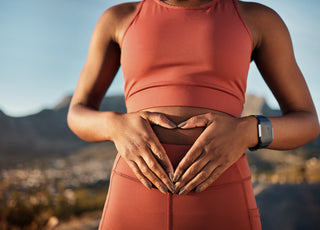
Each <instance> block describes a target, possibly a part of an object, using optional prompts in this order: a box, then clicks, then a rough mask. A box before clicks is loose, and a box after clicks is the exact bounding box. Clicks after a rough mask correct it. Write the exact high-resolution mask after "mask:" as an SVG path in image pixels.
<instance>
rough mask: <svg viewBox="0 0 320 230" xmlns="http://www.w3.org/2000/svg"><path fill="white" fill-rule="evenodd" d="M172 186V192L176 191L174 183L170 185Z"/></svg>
mask: <svg viewBox="0 0 320 230" xmlns="http://www.w3.org/2000/svg"><path fill="white" fill-rule="evenodd" d="M170 188H171V191H172V192H174V191H175V190H176V187H175V186H174V185H173V184H171V185H170Z"/></svg>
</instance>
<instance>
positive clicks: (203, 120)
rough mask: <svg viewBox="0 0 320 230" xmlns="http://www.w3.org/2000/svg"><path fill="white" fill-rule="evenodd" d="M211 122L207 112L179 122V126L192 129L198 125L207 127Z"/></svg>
mask: <svg viewBox="0 0 320 230" xmlns="http://www.w3.org/2000/svg"><path fill="white" fill-rule="evenodd" d="M209 123H210V120H209V118H208V116H207V114H201V115H197V116H194V117H191V118H189V119H188V120H186V121H184V122H182V123H180V124H178V128H181V129H192V128H198V127H206V126H208V125H209Z"/></svg>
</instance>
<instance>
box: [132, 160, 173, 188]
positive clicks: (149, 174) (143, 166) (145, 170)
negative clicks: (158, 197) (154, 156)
mask: <svg viewBox="0 0 320 230" xmlns="http://www.w3.org/2000/svg"><path fill="white" fill-rule="evenodd" d="M135 162H136V164H137V165H138V167H139V170H140V171H141V173H142V174H143V175H144V176H145V177H146V178H148V179H149V181H151V183H152V184H154V186H155V187H157V188H158V189H159V190H160V191H161V192H162V193H164V194H166V193H167V192H168V189H170V191H171V190H173V189H172V188H173V185H172V186H170V184H169V183H168V182H169V180H168V179H167V180H166V182H167V185H166V184H165V183H164V182H162V181H161V179H160V178H159V177H158V176H157V175H156V174H155V173H154V172H153V171H152V170H151V169H150V168H149V166H148V164H147V163H146V161H145V160H144V159H143V158H142V157H141V156H140V157H138V158H137V159H136V161H135Z"/></svg>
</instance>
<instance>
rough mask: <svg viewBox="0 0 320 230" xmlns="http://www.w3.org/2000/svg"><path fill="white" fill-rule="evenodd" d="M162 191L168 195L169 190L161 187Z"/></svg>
mask: <svg viewBox="0 0 320 230" xmlns="http://www.w3.org/2000/svg"><path fill="white" fill-rule="evenodd" d="M160 191H161V192H162V193H164V194H167V193H168V189H166V188H165V187H163V186H161V187H160Z"/></svg>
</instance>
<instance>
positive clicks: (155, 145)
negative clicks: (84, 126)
mask: <svg viewBox="0 0 320 230" xmlns="http://www.w3.org/2000/svg"><path fill="white" fill-rule="evenodd" d="M151 124H155V125H159V126H162V127H164V128H167V129H174V128H176V125H175V124H174V123H173V122H172V121H170V120H169V119H168V118H167V117H166V116H165V115H164V114H162V113H155V112H147V111H140V112H135V113H125V114H117V115H116V116H115V119H114V122H113V128H112V135H111V136H112V141H113V142H114V143H115V146H116V148H117V150H118V153H119V154H120V155H121V157H122V158H123V159H124V160H125V161H126V162H127V164H128V165H129V167H130V168H131V169H132V171H133V172H134V173H135V175H136V176H137V178H138V179H139V180H140V181H141V183H142V184H144V185H145V186H146V187H147V188H149V189H151V188H152V184H153V185H154V186H155V187H157V188H158V189H159V190H160V191H161V192H162V193H167V192H168V189H169V190H170V191H171V192H172V193H173V192H174V185H173V182H172V179H173V173H174V171H173V167H172V164H171V162H170V159H169V158H168V155H167V154H166V152H165V150H164V148H163V146H162V145H161V143H160V141H159V140H158V138H157V136H156V135H155V133H154V131H153V130H152V127H151Z"/></svg>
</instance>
